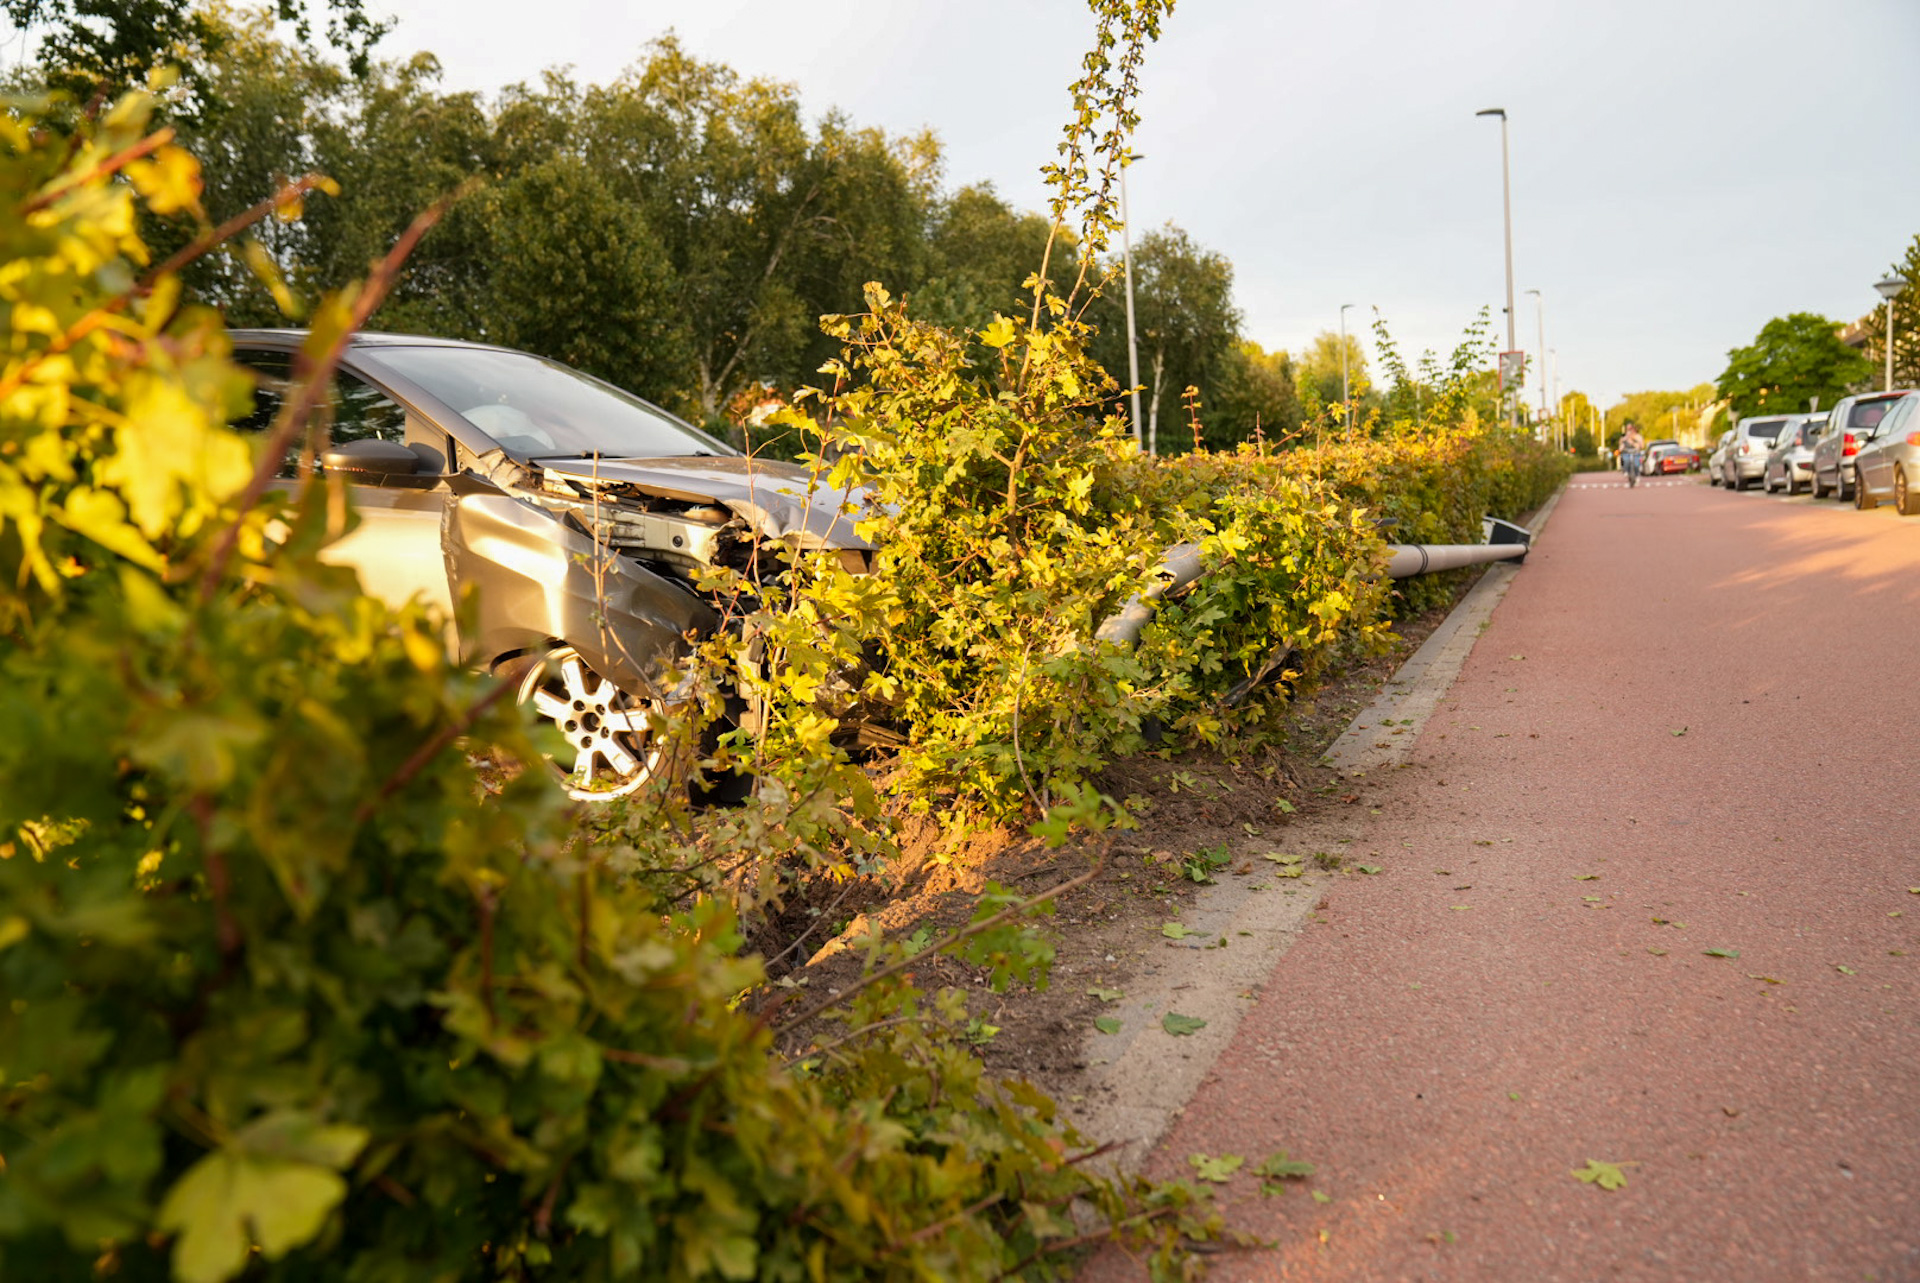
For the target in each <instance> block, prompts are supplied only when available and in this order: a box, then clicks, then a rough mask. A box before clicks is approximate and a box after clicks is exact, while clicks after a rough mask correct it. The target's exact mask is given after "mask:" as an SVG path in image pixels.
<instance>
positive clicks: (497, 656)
mask: <svg viewBox="0 0 1920 1283" xmlns="http://www.w3.org/2000/svg"><path fill="white" fill-rule="evenodd" d="M441 547H442V549H443V550H444V551H445V553H446V559H447V582H448V584H449V585H450V586H451V587H452V589H453V599H454V600H455V601H456V602H463V601H466V599H467V590H468V589H469V588H471V589H473V590H474V594H473V597H474V600H473V601H472V603H471V604H470V606H469V607H468V609H467V611H466V612H465V613H463V615H462V625H463V626H462V628H461V630H460V649H461V653H462V655H463V656H464V657H465V658H466V660H467V662H469V663H471V664H473V665H474V666H476V667H479V668H491V667H493V666H494V665H495V664H497V663H498V662H499V661H500V660H501V659H502V658H504V657H507V656H510V655H514V654H516V653H522V652H538V651H542V650H545V649H546V648H547V647H548V646H549V645H551V644H552V643H554V642H564V643H566V644H567V645H569V646H572V647H573V648H574V649H576V650H578V651H579V652H580V654H581V656H582V657H584V658H585V659H586V661H587V663H588V664H589V665H591V666H592V667H593V669H594V670H595V671H596V672H598V673H600V674H601V675H602V676H604V677H607V678H610V679H612V681H613V682H614V684H615V685H617V686H619V687H620V688H621V689H622V690H625V691H627V692H629V693H630V694H634V695H643V696H644V695H654V694H657V693H658V691H657V690H656V682H655V680H654V678H655V677H656V675H657V673H658V671H659V669H660V667H661V665H662V664H663V663H667V662H671V661H672V660H674V659H676V658H678V657H679V656H681V655H684V654H685V653H686V652H687V641H686V634H688V633H689V632H691V633H694V634H695V635H704V634H706V633H708V632H710V631H711V630H712V629H713V628H714V627H715V626H717V624H718V623H719V619H718V616H716V615H715V614H714V612H713V610H712V609H711V608H710V607H708V606H707V604H706V603H705V602H703V601H701V600H700V599H699V598H698V597H696V596H694V595H693V593H692V592H690V591H688V590H687V589H685V588H683V587H681V586H680V585H678V584H676V583H674V582H673V581H672V580H670V579H668V578H666V577H665V576H663V575H658V574H655V573H654V572H653V571H651V570H648V569H647V568H646V567H645V566H643V565H641V564H640V563H639V562H637V561H634V560H633V559H631V558H628V557H623V556H620V555H618V554H608V553H606V552H604V551H602V550H601V549H600V548H598V547H597V546H596V545H595V544H594V542H593V540H592V539H590V538H588V537H587V536H586V535H585V534H584V533H582V532H581V531H579V530H576V529H574V528H573V527H572V526H570V525H568V524H567V523H566V522H565V521H564V520H563V519H562V517H561V516H560V515H559V514H558V513H555V512H552V511H550V510H548V509H544V508H538V507H535V506H534V505H532V504H528V503H525V502H523V501H521V500H519V499H515V498H513V497H511V496H509V495H505V494H500V493H473V494H465V495H461V496H459V497H458V498H456V499H454V501H453V502H451V503H449V504H448V505H447V507H446V514H445V516H444V518H443V519H442V525H441ZM596 566H597V567H598V568H599V570H600V572H601V573H600V582H598V583H596V582H595V578H596V576H595V568H596Z"/></svg>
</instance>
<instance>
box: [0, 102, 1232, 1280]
mask: <svg viewBox="0 0 1920 1283" xmlns="http://www.w3.org/2000/svg"><path fill="white" fill-rule="evenodd" d="M147 111H148V104H147V102H146V100H145V99H143V98H140V97H134V98H129V99H127V100H126V101H124V102H122V103H120V104H118V105H117V106H115V107H113V108H112V109H111V110H110V111H109V112H108V113H107V114H106V115H105V116H104V117H103V118H102V119H101V121H100V122H99V123H98V125H97V126H86V127H83V128H82V130H81V131H80V132H79V134H78V135H77V136H76V137H74V138H73V139H71V140H68V139H65V138H61V137H58V136H57V135H56V134H55V133H54V131H51V130H47V131H42V130H41V129H40V128H39V127H38V125H39V122H38V121H36V120H35V119H33V118H32V117H30V116H26V115H11V116H5V117H0V190H4V192H5V193H6V195H7V199H6V200H5V201H4V202H3V203H0V251H4V254H5V257H6V260H7V261H8V263H9V265H10V266H9V271H8V273H7V276H6V279H5V281H4V282H0V291H4V293H5V295H6V299H7V303H8V305H9V307H8V310H7V312H6V313H5V314H4V315H5V316H6V318H7V320H6V325H7V339H8V346H7V349H6V352H7V355H6V357H5V360H4V364H0V585H4V586H0V627H3V628H4V631H3V632H0V722H3V724H4V725H5V726H6V727H7V729H8V734H7V735H6V736H5V737H4V739H0V989H3V990H4V992H5V993H6V994H7V997H8V1002H7V1004H6V1005H5V1006H4V1007H0V1084H4V1086H0V1156H3V1157H4V1166H0V1275H4V1276H5V1277H8V1278H31V1279H35V1280H43V1279H44V1280H60V1279H83V1278H92V1277H97V1276H100V1275H110V1276H113V1277H117V1278H124V1279H131V1280H140V1279H162V1278H171V1279H174V1280H179V1281H180V1283H202V1281H205V1283H217V1281H219V1280H225V1279H229V1278H235V1277H240V1276H242V1275H244V1276H245V1277H248V1278H254V1279H284V1280H311V1279H332V1278H338V1279H352V1280H365V1281H368V1283H386V1281H389V1280H391V1281H392V1283H400V1281H402V1280H406V1281H408V1283H411V1281H412V1280H418V1279H423V1278H432V1279H443V1280H456V1279H483V1278H513V1279H539V1278H553V1279H565V1280H591V1279H605V1280H626V1279H656V1278H657V1279H697V1278H729V1279H744V1278H751V1277H765V1278H792V1279H797V1278H802V1277H809V1278H834V1277H849V1276H874V1277H900V1278H907V1277H914V1278H925V1277H940V1278H996V1277H1002V1276H1003V1273H1004V1272H1007V1271H1012V1272H1013V1273H1016V1274H1020V1275H1025V1276H1030V1277H1041V1276H1052V1275H1053V1274H1055V1273H1056V1272H1057V1271H1058V1270H1059V1269H1060V1268H1062V1266H1061V1265H1060V1264H1058V1262H1059V1261H1060V1259H1061V1258H1060V1255H1059V1254H1060V1252H1061V1251H1062V1250H1063V1249H1065V1248H1070V1247H1071V1246H1073V1245H1074V1244H1075V1243H1077V1242H1079V1241H1081V1239H1082V1235H1081V1234H1080V1232H1079V1230H1078V1229H1077V1228H1076V1227H1075V1225H1074V1223H1073V1221H1072V1219H1071V1218H1070V1217H1069V1215H1068V1208H1069V1206H1070V1205H1071V1204H1072V1203H1073V1202H1074V1200H1076V1199H1078V1200H1085V1201H1086V1203H1087V1205H1089V1206H1090V1207H1092V1208H1093V1209H1094V1216H1095V1218H1096V1219H1097V1220H1099V1221H1100V1222H1101V1223H1102V1224H1103V1225H1106V1226H1110V1227H1112V1228H1111V1229H1110V1230H1103V1231H1096V1233H1103V1232H1112V1233H1116V1234H1124V1235H1126V1236H1128V1237H1131V1238H1133V1239H1134V1240H1136V1241H1140V1242H1145V1243H1148V1244H1149V1245H1150V1246H1153V1247H1155V1249H1156V1251H1157V1254H1158V1255H1157V1259H1158V1260H1159V1261H1160V1263H1161V1267H1162V1268H1166V1269H1172V1268H1177V1251H1176V1249H1177V1244H1178V1243H1179V1242H1180V1241H1181V1239H1182V1237H1183V1236H1184V1235H1187V1234H1201V1235H1205V1234H1210V1233H1212V1232H1214V1229H1215V1228H1216V1227H1217V1222H1211V1221H1209V1219H1208V1218H1207V1214H1206V1212H1205V1209H1204V1207H1203V1206H1202V1205H1200V1204H1196V1203H1195V1196H1194V1195H1193V1194H1192V1192H1191V1190H1190V1189H1189V1188H1187V1187H1185V1186H1180V1185H1172V1186H1151V1185H1148V1184H1145V1183H1143V1182H1132V1183H1122V1182H1114V1181H1107V1180H1102V1179H1099V1178H1096V1177H1094V1176H1091V1175H1089V1174H1088V1173H1087V1172H1086V1171H1084V1170H1083V1168H1082V1167H1081V1166H1080V1165H1077V1164H1075V1163H1073V1162H1071V1161H1069V1160H1070V1159H1072V1158H1073V1157H1075V1156H1076V1148H1077V1147H1078V1146H1080V1145H1081V1144H1082V1142H1081V1141H1080V1139H1079V1138H1078V1137H1076V1136H1074V1135H1073V1134H1072V1133H1071V1132H1070V1131H1066V1130H1063V1129H1062V1128H1060V1127H1059V1126H1057V1125H1056V1124H1055V1123H1054V1122H1053V1120H1052V1106H1051V1103H1050V1102H1048V1101H1046V1100H1045V1099H1044V1098H1043V1097H1040V1096H1039V1095H1038V1094H1037V1093H1035V1092H1033V1091H1032V1090H1031V1089H1030V1088H1025V1087H1023V1086H1020V1085H1017V1084H999V1083H993V1082H989V1081H987V1080H986V1079H985V1077H984V1075H983V1072H982V1069H981V1066H980V1064H979V1062H978V1060H977V1059H975V1058H974V1057H972V1056H971V1055H970V1054H969V1053H967V1052H966V1051H965V1050H964V1048H962V1047H960V1046H959V1045H958V1043H957V1041H956V1040H955V1039H954V1038H952V1037H950V1036H948V1035H949V1033H950V1031H951V1030H952V1027H953V1026H954V1024H955V1023H956V1022H957V1021H958V1020H959V1019H960V1018H961V1017H962V1016H963V1015H964V1009H963V1003H962V1002H961V998H960V995H958V994H954V993H942V994H939V995H931V996H929V995H924V994H921V993H920V992H919V991H917V990H916V989H915V988H914V987H913V986H912V985H910V984H908V983H907V982H906V981H905V980H904V979H903V978H902V977H901V975H900V973H899V971H898V968H897V967H895V968H894V969H892V970H889V969H888V963H889V961H890V960H895V961H903V960H904V951H902V950H900V949H898V948H889V947H885V946H880V945H876V946H875V948H876V957H875V961H876V967H877V968H878V969H877V970H876V972H875V974H874V977H873V979H872V981H871V982H870V983H868V984H866V985H864V986H862V987H860V988H858V989H857V990H856V991H854V992H852V993H849V994H848V995H846V996H845V1001H844V1003H842V1004H838V1005H826V1006H821V1007H818V1008H815V1009H810V1010H807V1011H803V1012H798V1013H791V1014H789V1015H787V1016H786V1017H785V1021H786V1025H784V1026H783V1025H782V1023H781V1020H782V1016H781V1009H780V1004H779V1003H778V1002H776V1001H773V998H772V996H769V995H766V994H756V992H755V986H756V985H757V983H758V981H759V979H760V969H759V966H758V964H757V963H756V962H755V961H753V960H751V959H749V958H745V957H743V956H742V950H741V942H740V939H739V936H738V931H737V927H736V922H735V916H734V913H733V910H732V908H731V907H730V905H729V903H728V902H727V901H726V900H725V899H721V898H717V897H715V896H712V895H708V894H704V893H702V892H701V891H700V890H699V889H698V888H696V889H695V890H694V891H693V892H692V893H690V894H682V895H680V896H678V897H677V898H668V897H666V896H663V894H662V893H661V892H660V891H659V890H658V889H657V888H656V886H655V885H654V883H653V882H652V881H651V880H650V879H648V878H646V877H641V876H625V875H624V873H625V871H624V870H621V871H616V870H615V869H614V868H612V867H610V864H609V863H608V861H606V860H604V859H602V858H601V857H600V855H599V854H597V853H593V852H588V851H586V850H584V849H582V848H581V847H580V846H579V845H578V844H569V843H568V842H567V841H566V840H565V839H566V833H567V817H566V815H565V813H564V812H563V811H562V810H561V809H560V801H559V794H558V791H557V790H555V789H553V788H552V787H551V786H550V785H549V784H548V782H547V781H546V779H545V777H544V776H543V775H542V774H540V773H539V772H537V771H528V772H524V773H518V774H515V773H511V772H510V773H508V775H507V777H506V778H505V781H504V782H503V783H500V784H498V785H496V786H495V787H496V789H497V792H496V794H495V795H493V796H483V795H482V790H481V788H480V786H479V784H478V783H477V781H476V777H475V774H474V771H473V769H472V766H471V764H470V762H469V761H468V758H467V754H474V755H499V756H505V757H509V758H515V759H519V760H522V761H534V760H536V758H537V753H536V751H535V748H534V746H533V745H531V744H529V743H528V741H527V738H526V736H525V734H524V732H523V729H522V724H521V721H520V718H519V715H518V713H517V712H516V710H514V709H513V707H512V706H511V704H510V703H508V702H507V701H505V700H503V699H502V698H501V694H502V689H503V688H500V687H497V686H490V685H487V684H485V683H484V682H482V681H481V680H480V679H478V678H475V677H472V676H469V675H466V674H464V673H462V672H460V671H458V670H457V669H455V668H453V667H451V666H449V664H448V662H447V660H446V658H445V655H444V653H443V650H442V641H441V638H442V636H443V632H442V628H443V621H440V620H438V619H435V618H432V617H430V616H428V615H427V614H425V613H422V612H420V611H411V610H410V611H406V612H402V613H400V614H397V615H396V614H392V613H390V612H388V611H387V610H385V609H384V608H383V607H381V606H380V605H379V604H377V603H376V602H374V601H372V600H371V599H369V598H366V597H364V596H362V595H361V594H360V593H359V592H358V591H357V589H356V587H355V585H354V584H353V582H352V580H351V577H350V576H348V575H346V574H345V573H344V572H340V571H337V570H332V569H329V568H327V567H325V566H323V565H322V564H320V563H319V561H318V560H317V557H316V554H317V552H318V551H319V549H320V548H321V547H322V546H323V545H324V544H325V543H326V542H327V541H328V540H329V539H330V538H333V537H336V536H337V535H338V534H339V533H341V532H342V530H343V529H344V528H345V526H344V524H343V522H345V521H350V520H351V517H350V514H348V513H347V512H346V508H345V505H344V502H343V499H344V496H343V495H341V494H339V493H338V492H337V491H335V490H333V489H331V488H330V486H329V485H328V484H325V483H322V482H313V483H310V484H308V485H306V486H304V487H303V488H302V490H301V491H300V493H299V495H298V497H297V498H296V499H294V500H292V501H289V502H280V501H274V500H272V499H271V498H270V497H269V498H267V499H265V500H263V501H262V502H258V503H249V502H248V500H249V498H250V497H252V496H254V495H255V494H257V492H258V489H259V487H260V486H261V484H262V483H263V482H264V479H265V478H266V477H267V476H270V475H271V472H272V470H273V468H274V466H275V463H276V462H277V459H278V458H280V457H282V456H281V454H280V452H279V450H278V448H277V443H274V444H270V445H268V446H266V447H263V449H262V451H261V454H260V462H259V463H256V460H255V458H254V456H253V454H252V453H251V452H250V450H249V447H248V445H247V444H246V443H245V442H244V441H243V440H242V439H241V438H239V437H238V436H236V435H234V434H232V433H230V432H229V431H227V430H226V429H225V428H224V427H223V426H222V425H223V423H224V422H225V421H226V418H227V416H228V415H229V414H230V413H232V412H234V411H236V410H238V409H239V408H241V406H243V405H244V404H245V403H246V401H247V400H248V398H247V383H246V381H245V379H244V377H243V376H242V375H241V374H240V372H239V371H238V370H237V369H236V367H234V366H233V365H232V364H230V363H229V362H228V360H227V359H226V341H225V338H224V335H223V333H222V331H221V328H220V326H219V324H218V322H217V318H215V317H214V316H212V315H211V314H209V313H205V312H199V311H192V310H189V311H184V312H181V311H178V310H177V300H178V297H179V292H178V289H177V286H176V285H175V283H174V281H173V279H172V278H171V277H170V276H169V275H167V274H165V273H160V274H157V275H154V276H152V277H150V278H148V279H141V278H140V276H139V273H140V272H141V271H142V270H143V268H144V266H145V263H146V255H145V251H144V248H143V247H142V245H141V244H140V241H139V239H138V237H137V236H136V235H135V234H134V231H133V229H134V227H135V226H136V213H137V212H138V204H139V202H138V200H137V199H136V197H138V198H140V199H143V200H144V201H145V203H146V205H147V206H148V208H149V209H151V210H153V211H155V212H157V213H159V214H163V215H166V214H175V213H178V214H182V215H187V216H190V215H193V214H194V213H196V212H197V211H196V206H195V199H194V193H195V190H196V187H197V171H196V168H195V166H194V163H193V161H192V159H191V158H190V157H188V156H186V155H185V154H184V153H183V152H180V151H178V150H177V149H173V148H170V147H166V146H160V145H158V144H159V142H160V140H159V139H156V138H149V137H147V136H146V135H145V133H144V127H145V124H146V119H147ZM116 175H123V176H124V178H125V179H126V180H127V181H122V180H121V178H119V177H116ZM377 280H378V278H376V283H375V284H372V285H369V286H367V287H362V289H361V290H356V291H348V292H347V294H345V295H344V296H341V297H339V298H336V299H332V300H329V301H327V302H325V303H323V304H322V305H321V308H320V309H319V312H318V314H317V315H318V318H319V319H318V321H317V322H316V326H315V332H314V337H313V339H312V340H311V341H310V343H309V348H308V357H309V359H310V360H312V361H313V362H314V363H315V365H316V367H317V368H319V369H321V370H322V371H324V368H325V364H326V362H327V361H328V360H329V359H330V355H329V354H330V353H331V352H332V351H333V350H334V348H335V345H336V344H337V342H338V340H339V339H340V338H341V337H342V336H343V334H344V332H345V331H344V329H343V328H342V326H343V323H344V322H345V320H347V319H348V316H349V312H350V309H351V305H352V304H354V303H356V302H358V303H359V304H360V305H361V306H362V308H363V310H364V306H365V305H366V304H368V303H370V302H371V301H372V300H373V298H374V297H375V295H376V294H377ZM366 291H373V292H374V293H367V292H366ZM290 404H292V402H290ZM285 426H286V427H287V428H288V429H289V430H291V429H293V428H295V427H297V426H299V425H298V424H297V422H296V421H294V420H293V419H291V418H290V419H289V420H288V421H287V423H286V425H285ZM275 522H278V523H279V525H278V526H275V525H273V523H275ZM270 533H273V534H274V535H275V536H276V537H275V538H272V539H270V538H269V537H268V536H269V534H270ZM830 660H831V656H826V657H824V658H823V661H822V662H823V663H824V662H828V661H830ZM456 743H457V744H459V745H460V746H461V747H463V748H464V749H465V750H466V751H465V753H462V752H460V751H456V750H455V747H454V746H455V745H456ZM738 836H739V837H740V838H741V840H743V841H745V840H747V839H748V838H749V837H750V836H751V835H750V833H749V832H748V831H747V830H741V831H739V834H738ZM649 840H651V841H654V842H656V843H657V845H656V846H655V847H654V848H652V849H650V850H649V851H647V852H644V853H639V854H636V855H634V861H635V862H636V863H637V864H640V865H646V864H648V862H649V861H652V862H653V863H654V864H661V863H667V862H671V860H672V859H673V858H674V850H675V848H674V847H673V845H672V844H674V843H676V842H679V841H681V840H682V839H681V837H680V836H679V835H678V834H674V833H662V834H659V835H657V836H656V837H654V838H651V839H649ZM780 854H781V853H780V852H779V851H778V850H775V851H774V854H773V856H771V857H770V858H780ZM1034 907H1035V906H1029V905H1024V904H1017V903H1012V902H1009V901H1007V899H1006V898H1005V897H1004V896H1003V897H1001V898H999V899H997V900H993V901H991V902H990V903H988V904H987V905H986V906H985V907H984V908H983V910H982V915H983V916H982V920H981V922H980V923H979V925H978V926H977V927H976V928H975V929H974V930H973V932H972V933H971V935H970V936H969V938H967V939H965V940H964V941H960V942H956V943H958V944H961V945H963V946H964V947H965V948H966V949H968V950H969V951H970V953H969V956H970V957H971V958H972V959H973V960H974V961H976V962H977V963H978V964H979V965H982V966H991V967H993V968H994V969H995V971H996V974H997V975H999V976H1000V977H1001V982H1002V983H1011V982H1014V981H1022V982H1030V983H1038V982H1040V981H1042V980H1043V979H1044V971H1043V969H1042V964H1043V963H1044V961H1045V957H1044V951H1039V952H1036V951H1035V950H1034V949H1033V948H1032V936H1031V933H1030V931H1029V930H1028V929H1027V928H1026V927H1025V925H1024V915H1025V914H1026V913H1027V912H1028V911H1030V910H1031V909H1032V908H1034ZM803 1018H804V1019H808V1020H811V1019H815V1018H818V1019H831V1020H838V1021H841V1022H843V1023H844V1024H845V1025H846V1027H847V1031H848V1032H847V1034H846V1035H845V1036H844V1037H843V1038H842V1039H841V1040H840V1041H839V1043H838V1045H834V1044H831V1043H819V1040H817V1039H816V1043H817V1044H818V1045H816V1046H815V1048H814V1050H813V1052H812V1054H811V1055H810V1057H809V1059H808V1060H807V1061H806V1062H804V1063H803V1064H802V1065H800V1066H798V1067H797V1068H795V1069H788V1068H787V1067H786V1066H784V1065H783V1063H782V1062H781V1061H780V1059H779V1058H778V1057H777V1056H776V1055H774V1054H773V1046H774V1038H775V1036H776V1033H777V1032H778V1031H779V1030H780V1029H781V1028H783V1027H787V1026H791V1025H792V1024H793V1022H795V1021H798V1020H801V1019H803Z"/></svg>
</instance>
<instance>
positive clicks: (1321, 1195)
mask: <svg viewBox="0 0 1920 1283" xmlns="http://www.w3.org/2000/svg"><path fill="white" fill-rule="evenodd" d="M1313 1201H1314V1202H1316V1203H1331V1202H1332V1201H1333V1195H1331V1194H1329V1193H1326V1192H1325V1191H1324V1190H1315V1191H1313Z"/></svg>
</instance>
